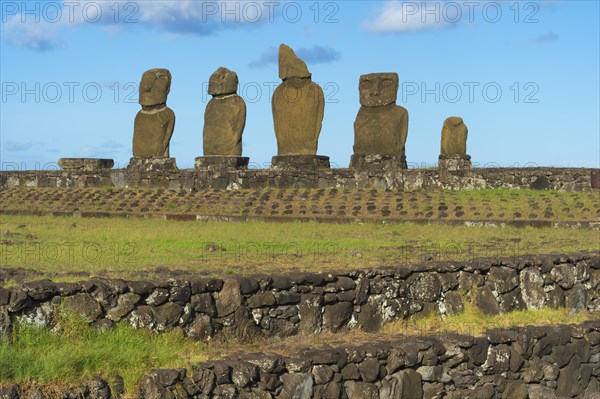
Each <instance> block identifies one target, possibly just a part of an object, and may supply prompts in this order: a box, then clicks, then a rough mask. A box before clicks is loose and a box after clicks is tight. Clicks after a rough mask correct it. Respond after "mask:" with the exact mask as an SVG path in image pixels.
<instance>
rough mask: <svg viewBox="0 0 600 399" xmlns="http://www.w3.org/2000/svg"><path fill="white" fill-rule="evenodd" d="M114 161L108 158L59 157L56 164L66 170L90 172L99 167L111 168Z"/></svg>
mask: <svg viewBox="0 0 600 399" xmlns="http://www.w3.org/2000/svg"><path fill="white" fill-rule="evenodd" d="M114 164H115V161H114V160H112V159H108V158H60V159H59V160H58V166H60V167H61V168H62V169H63V170H67V171H82V172H92V171H95V170H100V169H111V168H112V167H113V166H114Z"/></svg>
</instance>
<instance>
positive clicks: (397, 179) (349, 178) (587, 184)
mask: <svg viewBox="0 0 600 399" xmlns="http://www.w3.org/2000/svg"><path fill="white" fill-rule="evenodd" d="M599 173H600V172H599V171H598V170H597V169H589V168H538V167H535V168H480V169H470V170H465V171H455V172H452V171H445V172H443V173H440V172H439V171H438V170H437V169H399V170H396V171H394V172H377V171H356V170H353V169H320V170H289V169H284V170H278V169H247V170H235V169H234V170H231V169H224V170H199V171H198V170H194V169H180V170H177V169H174V170H148V171H132V170H127V169H103V170H97V171H56V170H41V171H10V172H0V189H1V188H7V187H15V186H26V187H53V188H73V187H75V188H81V187H106V186H112V187H156V188H169V189H173V190H180V189H184V190H200V189H203V188H218V189H225V188H227V189H241V188H249V189H261V188H273V187H281V188H284V187H285V188H289V187H295V188H297V187H303V188H325V187H335V188H376V189H390V190H404V191H414V190H421V189H425V190H435V189H483V188H507V189H528V188H536V189H553V190H565V191H590V190H592V189H593V187H594V186H595V185H596V184H595V183H594V184H593V183H592V181H594V182H596V180H598V179H597V178H596V179H592V174H594V175H598V174H599ZM594 188H596V189H597V188H600V187H594Z"/></svg>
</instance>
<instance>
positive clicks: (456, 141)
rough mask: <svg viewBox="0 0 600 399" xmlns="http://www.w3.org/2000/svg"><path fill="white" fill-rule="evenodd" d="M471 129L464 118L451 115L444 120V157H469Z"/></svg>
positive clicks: (442, 152) (441, 152)
mask: <svg viewBox="0 0 600 399" xmlns="http://www.w3.org/2000/svg"><path fill="white" fill-rule="evenodd" d="M468 132H469V130H468V129H467V126H466V125H465V124H464V122H463V119H462V118H461V117H458V116H451V117H449V118H447V119H446V120H445V121H444V126H443V128H442V149H441V151H440V155H441V156H442V157H444V158H462V159H465V158H467V135H468Z"/></svg>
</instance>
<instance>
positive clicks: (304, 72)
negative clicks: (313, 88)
mask: <svg viewBox="0 0 600 399" xmlns="http://www.w3.org/2000/svg"><path fill="white" fill-rule="evenodd" d="M310 76H311V74H310V72H308V68H307V66H306V64H305V63H304V61H302V60H301V59H300V58H298V56H297V55H296V53H294V50H292V49H291V48H290V47H288V46H286V45H285V44H282V45H280V46H279V78H280V79H281V80H286V79H288V78H310Z"/></svg>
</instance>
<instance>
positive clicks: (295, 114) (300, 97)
mask: <svg viewBox="0 0 600 399" xmlns="http://www.w3.org/2000/svg"><path fill="white" fill-rule="evenodd" d="M279 77H280V78H281V80H282V81H283V82H282V83H281V84H280V85H279V86H278V87H277V89H275V92H274V93H273V99H272V108H273V122H274V125H275V136H276V137H277V157H273V166H274V167H277V166H285V165H286V164H289V165H290V166H298V167H303V166H311V165H312V166H314V167H317V168H318V167H329V158H328V157H322V156H317V155H316V154H317V146H318V140H319V134H320V133H321V124H322V122H323V114H324V110H325V96H324V94H323V90H322V89H321V87H320V86H319V85H317V84H316V83H314V82H312V80H311V73H310V72H309V71H308V68H307V67H306V64H305V63H304V61H302V60H301V59H300V58H298V57H297V56H296V54H295V53H294V50H292V49H291V48H290V47H288V46H286V45H285V44H282V45H281V46H279Z"/></svg>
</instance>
